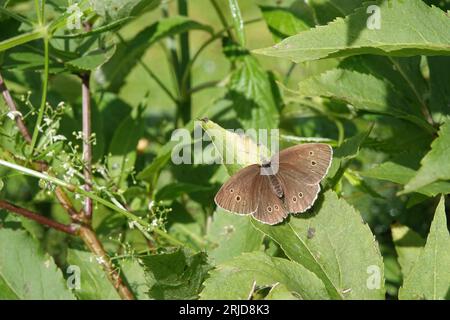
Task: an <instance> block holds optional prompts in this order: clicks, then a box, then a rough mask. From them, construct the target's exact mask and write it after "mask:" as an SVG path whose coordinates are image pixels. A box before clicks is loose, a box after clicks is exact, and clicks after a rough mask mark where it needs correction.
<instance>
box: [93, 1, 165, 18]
mask: <svg viewBox="0 0 450 320" xmlns="http://www.w3.org/2000/svg"><path fill="white" fill-rule="evenodd" d="M91 3H92V4H93V9H94V10H95V12H96V13H97V14H98V15H100V16H102V17H103V18H105V19H106V20H107V21H116V20H118V19H123V18H128V17H130V16H138V15H140V14H142V13H144V12H146V11H149V10H152V9H155V8H156V7H158V5H159V4H160V3H161V0H95V1H92V2H91Z"/></svg>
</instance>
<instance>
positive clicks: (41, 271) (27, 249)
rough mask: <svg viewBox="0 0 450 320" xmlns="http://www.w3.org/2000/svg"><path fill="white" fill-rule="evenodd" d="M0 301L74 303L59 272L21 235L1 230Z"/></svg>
mask: <svg viewBox="0 0 450 320" xmlns="http://www.w3.org/2000/svg"><path fill="white" fill-rule="evenodd" d="M0 299H12V300H32V299H35V300H53V299H54V300H73V299H75V297H74V295H73V294H72V292H71V291H70V289H69V288H68V287H67V285H66V280H65V279H64V277H63V274H62V272H61V270H59V269H58V267H57V266H56V264H55V262H54V261H53V258H52V257H51V256H49V255H48V254H46V253H44V252H43V251H42V250H41V248H39V245H38V243H37V242H36V241H35V240H34V239H32V238H31V237H30V236H29V235H28V234H27V233H26V232H24V231H19V230H17V231H13V230H9V229H0Z"/></svg>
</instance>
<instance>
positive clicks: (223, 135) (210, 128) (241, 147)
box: [202, 120, 270, 176]
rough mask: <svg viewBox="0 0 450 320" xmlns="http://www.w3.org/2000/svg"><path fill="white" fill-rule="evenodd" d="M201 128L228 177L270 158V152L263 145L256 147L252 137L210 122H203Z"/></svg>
mask: <svg viewBox="0 0 450 320" xmlns="http://www.w3.org/2000/svg"><path fill="white" fill-rule="evenodd" d="M202 127H203V129H204V130H205V131H206V133H207V134H208V135H209V137H210V138H211V140H212V143H213V145H214V148H215V149H216V151H217V153H218V155H219V156H220V159H222V163H223V164H224V165H225V168H226V169H227V172H228V174H229V175H230V176H231V175H233V174H234V173H236V172H237V171H239V170H240V169H242V168H243V167H245V166H247V165H249V164H254V163H259V162H260V158H262V157H266V158H269V157H270V151H269V150H268V149H267V148H266V146H264V145H257V144H256V143H255V141H254V137H250V136H248V135H240V134H238V133H235V132H231V131H228V130H225V129H224V128H222V127H221V126H219V125H218V124H216V123H214V122H213V121H211V120H209V121H203V122H202Z"/></svg>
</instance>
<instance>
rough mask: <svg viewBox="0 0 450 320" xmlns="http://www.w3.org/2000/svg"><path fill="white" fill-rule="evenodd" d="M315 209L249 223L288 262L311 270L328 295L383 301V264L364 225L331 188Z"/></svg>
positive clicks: (376, 247)
mask: <svg viewBox="0 0 450 320" xmlns="http://www.w3.org/2000/svg"><path fill="white" fill-rule="evenodd" d="M314 207H315V210H314V211H312V212H309V213H305V214H301V215H299V216H298V217H293V216H291V218H290V221H289V222H287V223H283V224H280V225H277V226H267V225H263V224H261V223H258V222H255V221H254V222H253V223H254V224H255V226H256V227H257V228H258V229H259V230H261V231H262V232H264V233H265V234H266V235H267V236H269V237H270V238H272V239H273V240H274V241H276V242H277V243H278V244H279V245H280V247H281V248H282V249H283V251H284V253H285V254H286V255H287V256H288V257H289V258H290V259H291V260H293V261H296V262H298V263H300V264H301V265H303V266H304V267H305V268H307V269H308V270H310V271H312V272H314V273H315V274H316V275H317V276H318V277H319V278H320V279H321V280H322V281H323V282H324V284H325V287H326V288H327V291H328V293H329V295H330V297H331V298H333V299H384V294H385V288H384V275H383V273H384V266H383V261H382V258H381V254H380V251H379V248H378V243H377V242H376V240H375V238H374V236H373V234H372V232H371V231H370V229H369V226H368V225H367V224H365V223H364V221H363V220H362V218H361V216H360V214H359V212H358V211H356V210H355V209H354V208H353V207H351V206H350V205H349V204H348V203H347V202H346V201H345V200H343V199H339V198H338V197H337V195H336V194H335V193H334V192H333V191H328V192H326V193H325V194H324V195H323V196H322V197H321V198H320V200H319V201H318V202H317V203H316V204H315V206H314Z"/></svg>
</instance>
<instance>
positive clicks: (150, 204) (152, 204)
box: [148, 200, 155, 211]
mask: <svg viewBox="0 0 450 320" xmlns="http://www.w3.org/2000/svg"><path fill="white" fill-rule="evenodd" d="M154 206H155V201H153V200H152V201H150V203H149V204H148V210H150V211H152V209H153V207H154Z"/></svg>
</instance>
